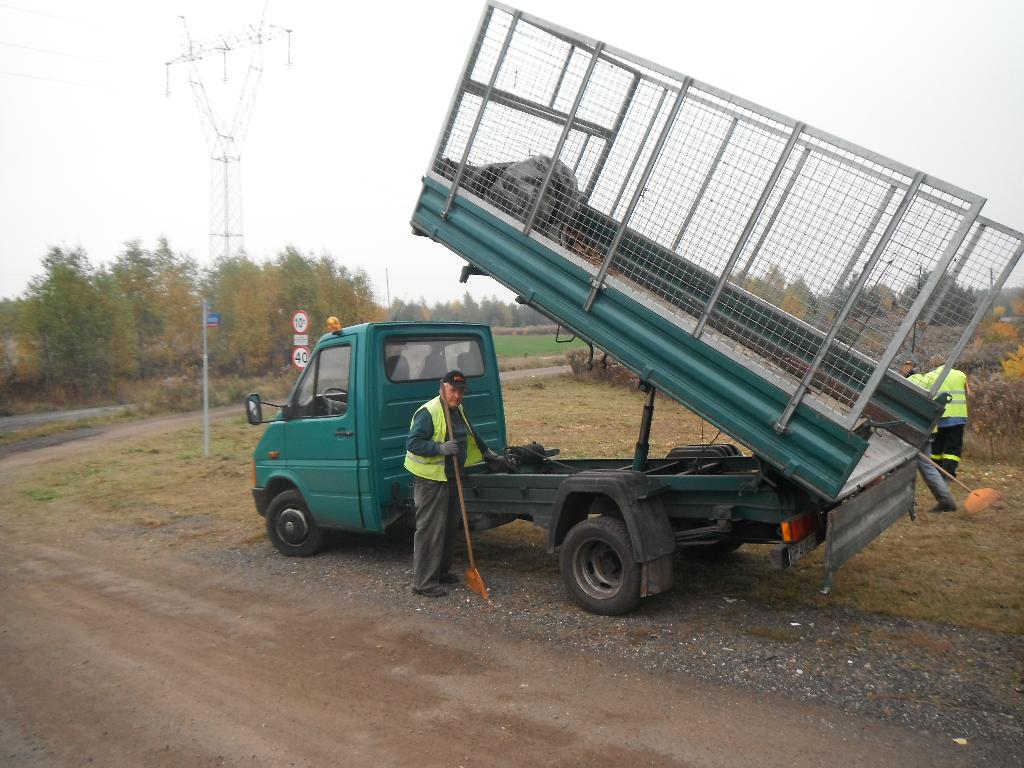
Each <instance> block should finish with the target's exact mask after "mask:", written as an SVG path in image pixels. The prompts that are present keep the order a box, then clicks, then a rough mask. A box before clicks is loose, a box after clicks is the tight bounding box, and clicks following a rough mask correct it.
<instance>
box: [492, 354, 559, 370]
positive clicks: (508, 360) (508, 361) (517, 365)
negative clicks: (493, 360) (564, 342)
mask: <svg viewBox="0 0 1024 768" xmlns="http://www.w3.org/2000/svg"><path fill="white" fill-rule="evenodd" d="M568 363H569V360H568V358H567V357H566V356H565V355H533V356H530V357H501V358H498V370H499V371H525V370H528V369H530V368H548V367H550V366H555V365H568Z"/></svg>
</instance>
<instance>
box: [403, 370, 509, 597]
mask: <svg viewBox="0 0 1024 768" xmlns="http://www.w3.org/2000/svg"><path fill="white" fill-rule="evenodd" d="M465 392H466V377H465V376H464V375H463V374H462V372H461V371H449V372H448V373H446V374H445V375H444V378H442V379H441V393H439V394H438V396H437V397H435V398H433V399H432V400H428V401H427V402H425V403H424V404H423V405H421V406H420V407H419V408H417V409H416V413H414V414H413V417H412V422H411V423H410V424H409V436H408V438H406V441H405V448H406V454H405V468H406V469H407V470H409V471H410V472H411V473H412V474H413V475H414V476H415V477H414V478H413V499H414V501H415V502H416V535H415V537H414V538H413V580H412V591H413V592H415V593H416V594H417V595H423V596H425V597H442V596H443V595H445V594H447V593H446V592H445V589H444V587H442V586H441V585H442V584H456V583H458V581H459V578H458V576H456V575H455V574H454V573H452V572H451V569H452V561H453V559H454V549H455V539H456V536H457V535H458V531H459V519H460V514H459V497H458V489H457V488H456V485H455V461H458V462H459V466H460V467H470V466H473V465H475V464H481V463H484V462H486V463H487V467H488V469H490V470H491V471H492V472H500V471H508V470H511V469H513V468H514V467H513V466H512V465H511V464H510V463H509V461H508V460H507V459H505V458H503V457H501V456H498V455H497V454H496V453H494V452H493V451H491V450H490V449H489V448H488V447H487V444H486V443H485V442H484V441H483V439H482V438H481V437H480V436H479V435H477V434H476V432H475V431H474V430H473V427H472V426H471V425H470V423H469V419H468V418H466V412H465V411H464V410H463V408H462V398H463V395H464V394H465ZM442 397H444V399H445V402H446V403H447V405H448V409H449V411H450V413H451V417H452V422H451V427H452V434H453V435H454V439H453V440H449V439H448V431H447V424H446V422H445V412H444V404H442V402H441V398H442Z"/></svg>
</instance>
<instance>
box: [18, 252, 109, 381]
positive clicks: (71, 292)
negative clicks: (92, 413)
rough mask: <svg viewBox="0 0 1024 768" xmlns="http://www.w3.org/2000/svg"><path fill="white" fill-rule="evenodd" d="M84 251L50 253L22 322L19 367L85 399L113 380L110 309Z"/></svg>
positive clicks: (34, 281)
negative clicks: (88, 394) (83, 396)
mask: <svg viewBox="0 0 1024 768" xmlns="http://www.w3.org/2000/svg"><path fill="white" fill-rule="evenodd" d="M94 276H95V275H94V271H93V268H92V265H91V264H90V263H89V259H88V257H87V256H86V253H85V251H83V250H81V249H80V248H75V249H71V250H65V249H63V248H51V249H50V251H49V253H47V255H46V257H45V258H44V259H43V274H42V275H39V276H37V277H35V278H33V279H32V281H31V282H30V283H29V286H28V289H27V291H26V296H25V300H24V302H23V304H22V311H21V315H20V317H19V322H18V331H17V343H18V368H19V375H20V376H21V377H22V378H28V379H34V380H36V381H38V382H39V383H40V385H41V386H42V387H43V388H45V389H49V390H55V389H62V390H66V391H68V392H70V393H72V394H74V395H78V396H80V395H84V394H87V393H92V392H95V391H96V390H100V389H103V388H105V386H106V385H107V384H108V383H109V381H110V380H111V379H112V365H111V364H112V357H113V356H114V355H115V354H117V351H116V350H115V349H113V348H112V346H111V338H112V328H111V321H110V317H111V314H112V312H111V309H112V308H111V306H110V303H109V301H108V300H107V298H106V297H105V296H104V294H103V292H102V291H101V290H100V289H99V288H98V287H97V285H96V283H95V281H94Z"/></svg>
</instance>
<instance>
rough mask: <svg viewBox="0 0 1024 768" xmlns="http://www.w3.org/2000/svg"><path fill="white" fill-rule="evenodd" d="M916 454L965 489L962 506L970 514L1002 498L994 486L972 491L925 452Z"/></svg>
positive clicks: (986, 507)
mask: <svg viewBox="0 0 1024 768" xmlns="http://www.w3.org/2000/svg"><path fill="white" fill-rule="evenodd" d="M917 455H918V456H920V457H921V458H922V459H924V460H925V461H927V462H929V463H930V464H931V465H932V466H933V467H935V468H936V469H937V470H939V472H941V473H942V474H944V475H945V476H946V477H948V478H949V479H950V480H952V481H953V482H954V483H956V484H957V485H959V486H960V487H961V488H963V489H964V490H965V491H967V499H966V500H965V501H964V508H965V509H966V510H967V511H968V512H970V513H971V514H974V513H975V512H981V511H982V510H984V509H988V508H989V507H991V506H992V505H993V504H995V503H996V502H997V501H999V500H1000V499H1002V498H1003V494H1001V493H1000V492H999V491H997V490H996V489H995V488H978V489H977V490H974V491H972V490H971V489H970V488H968V487H967V486H966V485H965V484H964V483H963V482H961V481H960V480H959V479H958V478H957V476H956V475H953V474H950V473H949V472H947V471H946V470H945V469H943V468H942V467H940V466H939V465H938V464H937V463H936V462H934V461H932V459H931V457H930V456H928V455H927V454H925V453H923V452H921V451H918V453H917Z"/></svg>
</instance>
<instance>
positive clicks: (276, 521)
mask: <svg viewBox="0 0 1024 768" xmlns="http://www.w3.org/2000/svg"><path fill="white" fill-rule="evenodd" d="M267 535H268V536H269V537H270V541H271V543H272V544H273V545H274V547H275V548H276V549H277V551H278V552H280V553H281V554H282V555H288V556H289V557H309V556H310V555H315V554H316V553H317V551H318V550H319V549H320V546H321V545H322V544H323V542H324V532H323V530H322V529H321V528H320V526H318V525H317V524H316V521H315V520H314V519H313V516H312V515H311V514H309V509H308V508H307V507H306V502H305V501H304V500H303V498H302V494H301V493H299V492H298V491H295V490H291V491H283V492H282V493H279V494H277V496H275V497H274V498H273V499H272V500H271V502H270V505H269V506H268V507H267Z"/></svg>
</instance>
